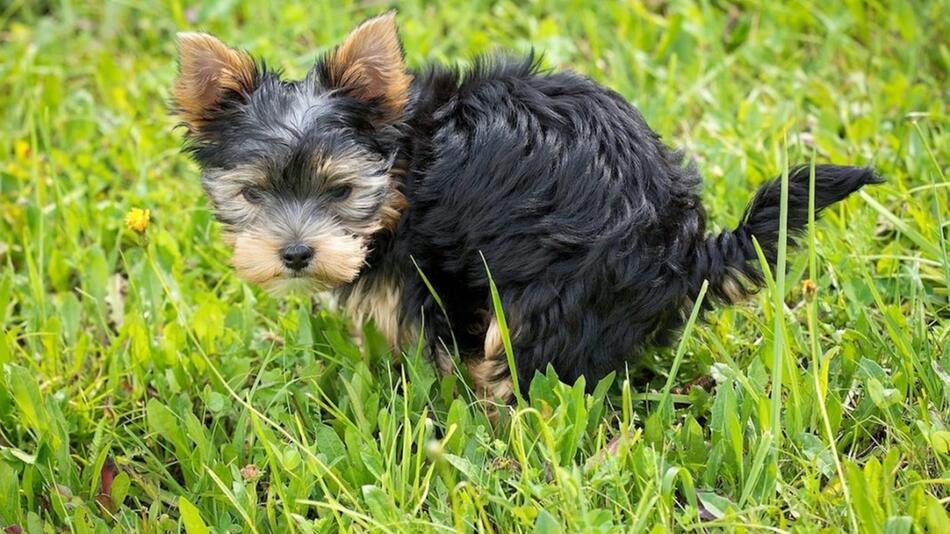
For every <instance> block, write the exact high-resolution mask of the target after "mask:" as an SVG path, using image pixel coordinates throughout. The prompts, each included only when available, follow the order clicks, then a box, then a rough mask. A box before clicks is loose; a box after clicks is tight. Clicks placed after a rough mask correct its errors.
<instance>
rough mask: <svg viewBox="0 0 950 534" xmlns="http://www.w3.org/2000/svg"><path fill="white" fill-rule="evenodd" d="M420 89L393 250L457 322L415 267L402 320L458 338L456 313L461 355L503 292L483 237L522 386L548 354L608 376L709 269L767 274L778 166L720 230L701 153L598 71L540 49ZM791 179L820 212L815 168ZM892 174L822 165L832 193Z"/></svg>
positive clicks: (429, 78)
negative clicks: (557, 65)
mask: <svg viewBox="0 0 950 534" xmlns="http://www.w3.org/2000/svg"><path fill="white" fill-rule="evenodd" d="M416 89H417V91H418V92H417V99H416V109H415V112H414V113H413V114H412V115H411V116H410V119H409V121H408V122H407V126H408V131H410V132H412V134H411V135H410V136H409V137H410V139H412V142H411V144H409V145H407V146H406V147H405V150H406V155H407V157H408V158H409V161H410V165H409V173H408V174H407V181H406V183H405V184H404V187H405V191H406V193H407V196H408V197H409V199H410V208H409V210H408V211H407V212H406V213H405V214H404V216H403V220H402V222H401V224H400V225H399V227H398V229H397V232H396V234H395V235H394V236H391V237H387V238H386V240H387V241H389V242H388V243H386V244H385V246H381V247H380V249H379V252H378V253H377V257H380V258H381V257H382V256H383V255H385V256H386V258H387V260H384V261H387V262H391V263H394V264H395V265H400V266H403V267H405V266H406V265H411V263H410V262H407V258H408V257H409V256H413V257H414V258H415V260H416V262H417V263H418V265H419V267H420V268H421V269H422V271H423V272H424V273H426V275H427V276H428V278H429V279H430V280H431V281H432V282H433V284H434V286H435V288H436V290H437V291H438V293H439V295H440V296H441V297H442V299H443V301H444V302H445V303H446V306H447V308H448V315H449V321H450V324H447V323H446V322H445V321H444V320H443V316H442V313H441V312H440V310H439V309H438V308H437V306H436V304H435V302H434V300H433V299H432V297H431V295H430V294H429V291H428V289H427V288H426V287H425V286H424V284H422V282H421V281H420V280H419V279H418V277H417V276H414V275H413V274H412V273H409V272H403V275H402V278H403V279H404V280H405V281H406V286H405V295H404V299H405V300H404V303H403V316H404V317H403V318H404V320H408V321H412V322H415V321H419V320H420V319H421V316H425V319H426V321H425V325H426V330H427V335H428V339H429V340H430V341H434V340H438V339H448V329H449V328H450V327H451V328H453V331H454V333H455V336H456V338H457V341H458V343H459V346H460V349H461V352H462V355H463V357H465V355H466V354H473V356H472V357H476V358H480V357H482V355H481V352H480V349H481V347H482V339H481V337H480V336H481V334H483V333H484V329H483V328H480V326H479V325H480V322H479V321H480V320H481V319H480V317H481V316H482V313H481V312H482V311H484V310H490V309H491V305H490V302H489V295H488V290H487V287H488V282H487V278H486V275H485V269H484V266H483V264H482V262H481V258H480V255H479V253H482V254H484V256H485V259H486V261H487V263H488V266H489V268H490V270H491V274H492V276H493V278H494V280H495V282H496V284H497V285H498V287H499V291H500V293H501V296H502V300H503V303H504V307H505V310H506V313H507V314H508V315H509V316H508V322H509V323H510V324H511V326H512V328H513V332H514V338H513V340H512V341H513V345H514V352H515V356H516V362H517V366H518V374H519V378H520V383H521V384H522V385H523V387H524V386H526V385H527V384H528V383H529V382H530V379H531V378H532V377H533V375H534V373H535V372H536V371H543V370H544V369H545V367H546V366H547V365H548V364H549V363H550V364H552V365H553V366H554V368H555V369H556V370H557V372H558V374H559V376H560V377H561V378H562V379H563V380H565V381H568V382H573V381H574V380H576V379H577V378H578V377H580V376H584V377H585V378H586V380H587V384H588V386H589V387H592V386H593V385H594V384H595V383H596V381H597V380H598V379H599V378H601V377H603V376H604V375H606V374H607V373H609V372H610V371H613V370H615V369H618V368H622V367H623V365H624V364H625V362H626V361H628V359H629V358H631V357H635V356H636V354H637V353H638V352H640V351H642V350H643V349H644V348H647V347H649V346H656V345H663V344H666V343H668V342H669V341H670V338H671V335H672V334H673V333H675V332H676V330H677V329H678V328H679V327H680V326H681V325H682V322H683V319H684V308H685V309H686V310H687V311H688V306H689V304H690V303H691V302H692V299H693V298H694V297H695V296H696V294H697V292H698V289H699V287H700V285H701V284H702V280H703V279H705V278H708V279H709V281H710V287H711V295H712V296H713V297H715V298H717V299H718V300H719V301H722V302H730V301H732V300H734V299H735V298H737V297H739V296H741V295H737V294H736V293H735V292H734V291H733V292H730V290H729V288H730V287H733V288H735V287H739V288H741V289H742V292H743V293H748V292H749V291H751V290H752V289H754V287H755V286H758V285H760V284H761V282H762V274H761V272H760V271H759V269H758V260H757V257H756V254H755V249H754V246H753V245H752V239H751V236H755V237H756V239H757V240H758V241H759V243H760V246H761V247H763V250H764V252H765V255H766V258H768V260H769V262H770V263H774V261H775V245H776V241H777V233H778V216H779V181H772V182H769V183H767V184H765V185H764V186H762V188H761V189H759V191H758V193H757V194H756V196H755V198H754V199H753V201H752V203H751V204H750V205H749V208H748V209H747V212H746V216H745V219H744V221H745V222H743V224H742V225H740V226H739V228H737V229H736V230H734V231H732V232H724V233H722V234H720V235H719V236H717V237H709V238H707V237H706V236H705V219H706V216H705V211H704V209H703V207H702V202H701V199H700V196H699V189H700V181H701V177H700V175H699V174H698V172H697V170H696V169H695V168H694V167H693V166H692V165H686V164H685V162H684V158H683V156H682V155H681V153H680V152H678V151H675V150H672V149H670V148H668V147H666V146H665V145H664V144H663V143H662V142H661V141H660V138H659V136H658V135H657V134H656V133H654V132H653V131H652V130H651V129H650V128H649V127H648V126H647V124H646V122H645V121H644V119H643V117H642V116H641V115H640V113H639V112H638V111H637V110H636V109H635V108H634V107H633V106H631V105H630V104H629V103H627V102H626V101H625V100H624V99H623V98H622V97H620V96H619V95H618V94H617V93H615V92H613V91H610V90H608V89H605V88H603V87H601V86H599V85H597V84H596V83H594V82H592V81H591V80H589V79H587V78H584V77H581V76H578V75H576V74H572V73H565V72H559V73H554V74H542V73H539V71H538V68H537V64H536V63H535V61H534V60H533V59H532V58H531V57H528V58H527V59H524V60H522V61H515V62H512V61H510V60H506V59H497V58H496V59H493V60H489V59H482V60H480V61H478V62H476V64H475V66H474V68H472V70H471V71H469V72H467V73H464V74H460V73H458V72H456V71H453V70H445V69H439V68H434V69H430V70H429V71H428V72H427V73H425V74H424V75H422V76H420V77H419V78H418V81H417V83H416ZM789 181H790V183H789V200H788V207H789V209H788V228H789V229H790V231H791V233H795V232H797V231H798V230H800V229H802V228H803V227H804V226H805V224H806V223H807V213H808V168H807V167H798V168H796V169H793V170H791V173H790V177H789ZM876 181H877V178H876V177H875V175H874V173H873V172H872V171H871V170H869V169H864V168H855V167H840V166H833V165H819V166H817V168H816V208H817V209H818V210H821V209H822V208H824V207H826V206H828V205H830V204H832V203H834V202H836V201H838V200H841V199H843V198H845V197H846V196H848V195H849V194H850V193H852V192H854V191H856V190H857V189H859V188H860V187H862V186H864V185H866V184H870V183H874V182H876ZM729 279H733V281H734V282H737V283H738V284H739V285H736V284H727V280H729ZM750 284H751V285H752V286H753V287H751V288H750V287H749V285H750ZM473 332H474V334H473ZM433 349H434V347H433ZM504 372H505V370H504V369H502V370H500V371H499V373H500V375H501V376H500V377H499V378H503V375H504Z"/></svg>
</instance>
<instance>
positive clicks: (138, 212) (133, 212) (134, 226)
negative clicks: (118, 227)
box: [125, 208, 151, 234]
mask: <svg viewBox="0 0 950 534" xmlns="http://www.w3.org/2000/svg"><path fill="white" fill-rule="evenodd" d="M150 217H151V212H149V210H143V209H141V208H132V209H130V210H129V212H128V213H126V214H125V226H126V227H128V229H129V230H132V231H133V232H138V233H140V234H141V233H144V232H145V230H146V229H147V228H148V223H149V220H150Z"/></svg>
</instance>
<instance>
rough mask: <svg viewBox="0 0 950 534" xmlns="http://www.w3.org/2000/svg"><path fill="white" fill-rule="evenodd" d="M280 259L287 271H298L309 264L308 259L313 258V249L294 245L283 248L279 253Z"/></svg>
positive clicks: (297, 244) (298, 244)
mask: <svg viewBox="0 0 950 534" xmlns="http://www.w3.org/2000/svg"><path fill="white" fill-rule="evenodd" d="M280 257H281V259H282V260H284V265H285V266H286V267H287V268H288V269H293V270H295V271H299V270H300V269H303V268H304V267H306V266H307V264H308V263H310V259H311V258H313V249H312V248H310V247H308V246H307V245H302V244H300V243H295V244H293V245H287V246H286V247H284V249H283V250H281V251H280Z"/></svg>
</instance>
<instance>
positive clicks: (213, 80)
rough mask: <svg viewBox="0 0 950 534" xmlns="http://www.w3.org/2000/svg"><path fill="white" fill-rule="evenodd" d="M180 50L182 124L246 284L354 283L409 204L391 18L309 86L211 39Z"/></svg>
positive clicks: (316, 73) (184, 39)
mask: <svg viewBox="0 0 950 534" xmlns="http://www.w3.org/2000/svg"><path fill="white" fill-rule="evenodd" d="M178 48H179V62H180V72H179V77H178V80H177V82H176V84H175V88H174V100H175V105H176V108H177V113H178V115H179V116H180V118H181V119H182V123H183V124H184V126H185V127H186V128H187V130H188V131H187V134H186V136H187V139H188V150H189V151H190V152H191V153H192V154H193V156H194V158H195V160H196V161H197V162H198V163H199V165H200V166H201V167H202V180H203V184H204V189H205V191H206V192H207V195H208V197H209V199H210V201H211V204H212V206H213V209H214V211H215V214H216V216H217V218H218V220H219V221H221V222H222V223H223V224H224V226H225V236H226V239H227V241H228V242H229V243H230V244H231V245H232V246H233V249H234V256H233V259H232V264H233V265H234V267H235V269H236V270H237V272H238V274H239V275H241V276H242V277H243V278H245V279H247V280H249V281H251V282H254V283H258V284H261V285H262V286H264V287H265V288H266V289H269V290H280V289H283V288H286V287H288V286H295V285H301V284H302V285H305V286H312V287H314V288H325V287H337V286H340V285H344V284H347V283H349V282H352V281H353V280H354V279H355V278H356V277H357V275H358V274H359V272H360V270H361V268H362V266H363V264H364V261H365V259H366V256H367V254H368V252H369V248H368V247H369V244H370V240H371V236H372V235H373V234H374V233H376V232H379V231H381V230H383V229H386V228H392V227H393V226H394V225H395V224H396V222H397V221H398V218H399V211H400V209H401V208H402V205H403V203H404V198H403V197H402V195H401V194H400V193H399V191H398V190H397V188H396V183H395V182H394V180H393V178H392V172H393V171H392V165H393V162H394V158H395V155H396V154H395V150H396V147H395V142H394V138H395V130H396V128H397V124H398V123H399V120H400V118H401V117H402V115H403V114H404V112H405V108H406V105H407V103H408V100H409V86H410V82H411V77H410V76H409V74H407V73H406V71H405V68H404V65H403V59H402V51H401V49H400V45H399V40H398V36H397V33H396V27H395V23H394V20H393V15H392V14H388V15H383V16H381V17H378V18H375V19H372V20H370V21H368V22H366V23H364V24H362V25H361V26H359V27H358V28H356V29H355V30H354V31H353V32H352V33H350V35H349V36H348V37H347V38H346V40H345V41H344V43H343V44H341V45H340V46H339V47H337V48H336V49H335V50H334V51H333V52H332V53H330V54H329V55H328V56H327V57H326V58H324V59H323V60H321V61H319V62H318V63H317V65H316V66H315V67H314V68H313V69H312V70H311V71H310V73H309V74H308V75H307V76H306V78H305V79H303V80H300V81H284V80H281V79H280V78H279V76H278V75H277V74H274V73H270V72H267V71H266V70H265V69H264V68H263V66H258V65H257V64H256V63H255V62H254V60H253V59H251V57H250V56H248V55H247V54H245V53H243V52H240V51H237V50H234V49H231V48H229V47H227V46H226V45H224V44H223V43H222V42H221V41H219V40H217V39H216V38H214V37H212V36H210V35H207V34H196V33H186V34H179V37H178Z"/></svg>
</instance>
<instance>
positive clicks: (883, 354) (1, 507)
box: [0, 0, 950, 534]
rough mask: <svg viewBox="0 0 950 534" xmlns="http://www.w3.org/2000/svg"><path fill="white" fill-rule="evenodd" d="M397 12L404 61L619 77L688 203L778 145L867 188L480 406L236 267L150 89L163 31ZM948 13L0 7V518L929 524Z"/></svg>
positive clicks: (729, 190) (934, 461) (299, 55)
mask: <svg viewBox="0 0 950 534" xmlns="http://www.w3.org/2000/svg"><path fill="white" fill-rule="evenodd" d="M388 7H396V8H397V9H398V13H399V15H398V22H399V24H400V26H401V30H402V37H403V39H404V44H405V50H406V54H407V61H408V63H409V64H411V65H413V66H418V65H421V64H423V63H424V62H425V61H429V60H439V61H446V62H452V63H460V64H465V63H467V62H469V61H470V60H471V59H472V58H473V57H474V56H475V55H477V54H479V53H483V52H489V51H492V50H495V49H497V48H500V47H501V48H508V49H513V50H517V51H527V50H528V49H529V48H531V47H534V48H535V49H536V50H538V51H541V52H543V53H544V64H545V65H546V66H548V67H550V68H570V69H573V70H576V71H578V72H581V73H583V74H585V75H587V76H590V77H591V78H593V79H595V80H597V81H599V82H601V83H603V84H605V85H607V86H609V87H611V88H613V89H615V90H617V91H619V92H620V93H622V94H623V95H624V96H625V97H627V98H628V99H630V100H631V101H632V102H633V103H635V104H636V105H637V106H638V107H639V108H640V110H641V111H642V112H643V114H644V116H645V117H646V119H647V121H648V122H649V123H650V124H651V125H652V126H653V127H654V129H656V130H657V131H658V132H659V133H660V134H661V135H662V136H663V137H664V138H665V139H666V140H667V141H668V142H669V143H672V144H675V145H678V146H680V147H682V148H684V149H685V150H686V151H687V152H688V153H689V154H690V156H691V157H693V158H694V159H695V160H696V162H697V164H698V165H699V167H700V169H702V171H703V174H704V176H705V180H706V181H705V189H704V198H705V201H706V205H707V208H708V211H709V214H710V220H711V226H712V227H713V229H714V231H718V230H719V229H721V228H727V227H733V226H734V225H735V224H736V223H737V222H738V219H739V217H740V216H741V213H742V209H743V207H744V206H745V204H746V202H747V201H748V200H749V199H750V198H751V194H752V192H753V191H754V188H755V187H756V186H757V185H758V184H760V183H761V182H762V181H763V180H765V179H767V178H769V177H771V176H775V175H778V174H780V173H781V171H782V169H783V168H784V167H785V165H786V162H791V163H796V162H808V161H810V160H811V159H812V158H813V157H814V158H815V160H816V161H818V162H829V161H830V162H835V163H852V164H860V165H872V166H874V167H875V168H876V169H877V170H878V172H879V173H880V174H881V175H882V176H883V177H885V178H886V183H885V184H883V185H879V186H876V187H873V188H869V189H867V190H865V191H864V192H862V193H860V194H859V195H855V196H854V197H852V198H851V199H849V200H848V201H846V202H844V203H842V204H840V205H837V206H835V207H833V208H832V209H830V210H828V211H827V212H826V214H825V215H824V217H823V220H822V221H821V222H819V223H818V224H817V225H816V226H814V227H813V230H814V231H813V232H810V233H809V234H807V235H806V236H805V237H804V238H803V239H802V240H801V247H800V248H799V250H798V251H796V252H790V253H789V255H788V264H787V269H786V270H784V271H781V270H776V273H775V274H777V275H779V276H777V277H775V278H776V279H775V281H774V282H775V283H773V284H772V285H770V287H769V288H767V289H766V290H763V291H762V292H760V293H759V294H758V295H757V296H756V297H754V298H752V299H751V300H750V301H749V302H747V303H745V304H743V305H739V306H736V307H732V308H729V309H721V310H713V311H710V312H707V313H705V314H703V316H702V317H701V319H700V320H699V321H697V322H696V323H695V325H694V326H693V327H692V328H687V330H686V331H685V332H684V333H683V335H682V337H681V339H680V340H679V341H678V342H677V344H676V345H675V346H674V347H673V348H672V349H665V350H657V351H654V352H652V353H651V354H650V355H649V357H648V358H645V359H643V360H642V361H639V362H631V365H630V367H629V369H628V370H627V372H626V373H623V374H618V375H616V376H614V377H613V378H612V380H608V381H606V382H603V383H602V384H601V386H600V387H599V388H598V391H597V393H596V394H595V395H593V396H585V395H584V394H583V389H584V386H583V384H561V383H560V382H558V381H557V380H556V378H554V377H553V376H540V375H539V376H538V377H536V378H535V380H534V381H533V382H532V384H531V392H532V394H531V397H530V400H528V401H527V402H526V403H525V404H524V405H523V406H521V407H520V408H519V409H518V410H516V411H515V412H514V414H513V415H510V416H506V415H504V414H503V416H502V417H501V419H500V420H499V421H498V423H497V424H496V425H494V426H493V425H492V424H491V423H490V422H489V419H488V417H487V416H486V413H485V411H484V410H483V409H482V408H481V407H480V406H478V405H476V404H475V403H474V399H473V396H472V393H471V389H470V387H469V386H468V385H467V384H468V382H467V381H466V379H465V377H464V374H463V373H461V372H458V373H456V374H455V375H450V376H446V377H442V378H440V377H438V376H437V375H436V374H435V373H434V371H433V370H432V368H431V367H430V365H429V364H428V363H427V362H426V361H425V360H424V359H423V358H422V357H421V356H420V355H419V354H418V351H417V350H416V349H415V348H414V347H412V346H408V347H405V351H404V354H403V355H402V356H401V357H393V356H392V355H390V354H389V353H388V352H387V351H386V350H385V348H384V346H385V344H384V343H383V342H382V341H381V338H380V336H378V335H372V334H370V335H368V336H367V339H366V340H365V342H364V343H363V344H362V345H358V344H357V343H356V342H355V341H354V340H353V339H351V338H350V337H349V336H348V335H347V332H348V330H349V328H348V325H347V323H346V322H345V320H344V319H343V318H341V317H340V316H339V315H338V314H336V313H335V312H334V311H333V309H332V308H330V307H328V306H327V305H325V304H323V303H322V302H323V301H322V300H321V299H318V298H310V297H309V296H306V295H293V296H290V297H287V298H279V299H278V298H274V297H271V296H268V295H267V294H265V293H263V292H261V291H260V290H259V289H257V288H254V287H251V286H249V285H247V284H245V283H243V282H242V281H240V280H239V279H237V278H236V277H235V275H234V274H233V273H232V272H231V270H230V267H229V266H228V263H227V262H228V254H229V252H228V249H227V247H226V245H224V244H223V243H222V241H221V238H220V235H219V228H218V227H217V223H215V222H214V220H213V218H212V216H211V214H210V212H209V209H208V206H207V204H206V202H205V200H204V198H203V196H202V193H201V189H200V185H199V178H198V173H197V169H196V167H195V165H193V164H192V163H191V162H189V161H188V160H187V158H186V157H184V156H183V155H181V154H180V153H179V149H180V145H181V138H182V132H181V129H177V130H176V129H175V128H174V126H175V119H174V118H173V117H171V116H170V115H169V113H168V110H167V104H168V100H169V96H170V87H171V84H172V81H173V79H174V76H175V70H176V66H175V32H177V31H181V30H205V31H210V32H212V33H215V34H216V35H218V36H220V37H221V38H222V39H224V40H225V41H227V42H229V43H231V44H234V45H236V46H240V47H243V48H246V49H248V50H250V51H251V52H253V53H254V54H255V55H258V56H263V57H265V58H267V60H268V62H269V64H271V65H274V66H279V67H280V68H282V69H283V70H284V71H285V72H286V73H287V74H288V75H290V76H301V75H302V74H303V73H305V72H306V70H307V69H308V67H309V66H310V65H311V64H312V62H313V61H314V59H315V57H316V56H317V54H319V53H320V52H322V51H324V50H326V49H327V48H328V47H329V46H331V45H332V44H333V43H335V42H338V41H339V40H340V39H341V38H342V37H343V36H344V35H345V33H346V32H347V31H348V30H349V29H350V28H351V27H352V26H354V25H355V24H356V23H358V22H359V21H361V20H362V19H364V18H366V17H368V16H372V15H375V14H378V13H381V12H382V11H384V10H386V9H387V8H388ZM948 34H950V3H948V2H947V1H946V0H935V1H919V2H907V3H905V2H903V1H894V2H880V1H873V2H867V3H865V2H860V1H857V0H847V1H842V2H818V1H816V0H805V1H800V2H788V3H785V2H772V1H766V0H749V1H746V2H742V3H741V5H739V6H734V5H732V4H729V3H725V2H713V1H705V2H696V3H693V2H686V1H671V2H665V1H662V0H649V1H647V0H644V1H634V0H628V1H618V2H612V1H611V2H584V1H577V0H574V1H569V0H564V1H556V2H541V1H536V2H515V1H502V2H488V1H484V0H470V1H457V2H446V3H441V2H440V3H429V2H424V1H421V0H418V1H411V0H410V1H406V2H399V3H398V4H396V5H394V6H390V5H389V4H384V3H376V2H366V1H345V2H330V1H326V2H319V1H315V0H311V1H301V2H276V1H274V2H254V3H253V4H252V3H250V2H238V1H234V0H219V1H216V2H206V3H198V2H196V3H185V2H180V1H175V0H170V1H166V2H146V1H140V0H121V1H112V0H106V1H103V2H81V1H73V0H59V1H48V2H46V1H34V0H25V1H24V0H6V1H4V2H2V3H0V47H2V48H0V154H2V156H0V265H2V268H0V532H4V533H5V534H14V533H19V532H28V533H41V532H62V531H65V530H72V531H75V532H113V531H114V532H128V531H141V532H187V533H189V534H195V533H202V532H209V531H210V532H252V533H264V532H285V533H291V532H336V531H412V532H420V531H443V530H460V531H486V532H511V531H534V532H544V533H547V532H621V531H623V532H626V531H646V530H651V531H661V532H662V531H671V530H672V531H683V530H709V531H712V530H720V529H723V530H727V531H733V530H742V531H747V530H751V531H755V530H768V531H772V532H788V531H795V532H815V531H839V530H840V531H854V532H858V531H859V532H894V533H901V532H928V531H929V532H950V514H948V511H947V510H948V508H950V300H948V299H950V294H948V289H950V259H948V253H947V249H948V247H950V243H948V241H950V228H948V227H950V215H948V214H950V180H948V178H947V172H948V164H950V132H948V131H947V127H948V110H947V104H948V100H950V98H948V90H947V87H948V79H947V78H948V76H947V73H948V67H950V44H948V40H947V35H948ZM133 208H139V209H142V210H148V211H149V216H150V218H149V220H148V223H147V224H146V221H145V220H144V217H143V216H144V214H142V213H139V214H138V215H139V217H138V219H137V220H136V217H135V215H134V214H133V216H132V217H131V218H129V219H128V220H127V219H126V216H127V214H128V213H130V211H131V210H132V209H133ZM127 223H129V224H127ZM783 274H784V276H782V275H783ZM674 361H675V362H676V363H677V365H674ZM691 386H694V387H691ZM608 443H610V446H609V447H608Z"/></svg>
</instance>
